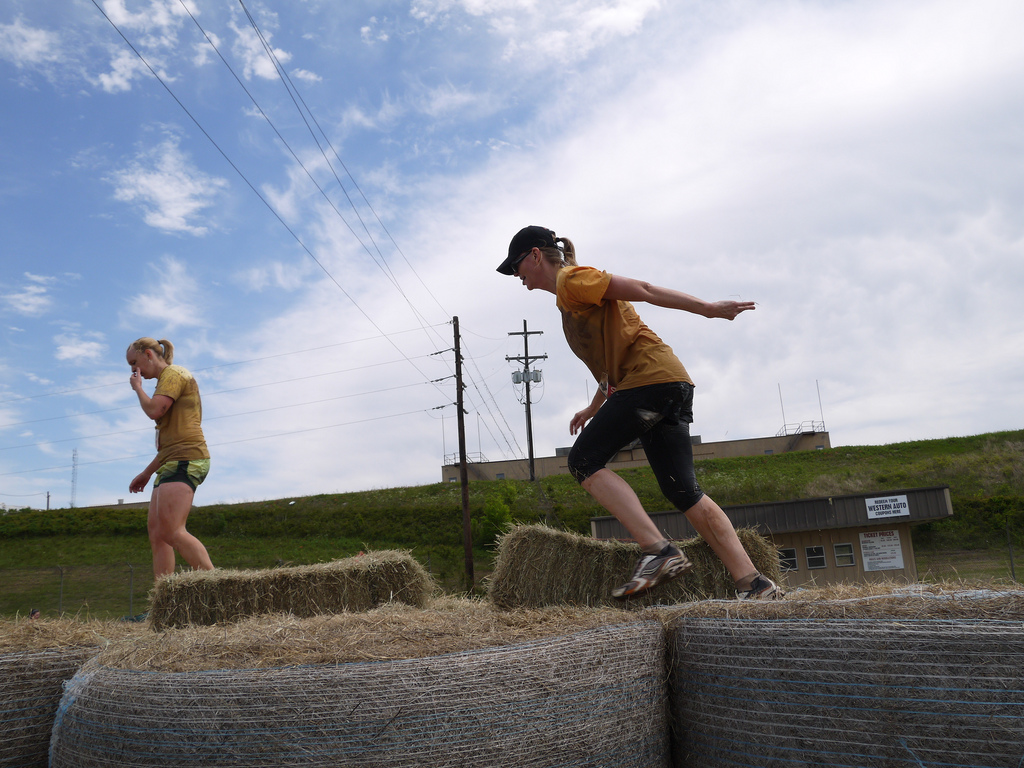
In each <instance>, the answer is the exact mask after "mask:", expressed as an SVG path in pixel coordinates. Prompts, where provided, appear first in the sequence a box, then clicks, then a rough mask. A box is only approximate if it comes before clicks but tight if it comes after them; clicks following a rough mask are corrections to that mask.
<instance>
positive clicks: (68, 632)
mask: <svg viewBox="0 0 1024 768" xmlns="http://www.w3.org/2000/svg"><path fill="white" fill-rule="evenodd" d="M130 632H131V630H130V629H128V628H127V627H118V626H117V625H116V624H114V623H105V622H98V621H92V622H81V621H76V620H64V619H56V620H51V619H36V620H34V621H29V620H23V619H19V620H16V621H3V622H0V765H12V766H13V765H17V766H42V768H45V766H46V761H47V746H48V745H49V742H50V731H51V729H52V728H53V719H54V715H55V713H56V711H57V704H58V703H59V702H60V696H61V693H62V691H63V686H64V682H65V681H66V680H70V679H71V678H72V677H73V676H74V674H75V672H77V671H78V669H79V668H80V667H81V666H82V664H83V663H84V662H85V661H86V660H88V659H89V658H91V657H93V656H95V655H96V654H97V653H98V652H99V650H100V648H99V647H100V646H101V645H102V644H105V643H106V642H108V638H112V637H121V636H124V635H126V634H129V633H130Z"/></svg>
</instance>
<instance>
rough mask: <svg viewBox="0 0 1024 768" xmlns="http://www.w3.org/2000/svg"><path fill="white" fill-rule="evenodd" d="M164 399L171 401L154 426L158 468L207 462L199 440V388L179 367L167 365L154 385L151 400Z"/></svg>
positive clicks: (200, 415) (201, 429)
mask: <svg viewBox="0 0 1024 768" xmlns="http://www.w3.org/2000/svg"><path fill="white" fill-rule="evenodd" d="M157 395H166V396H167V397H169V398H171V399H172V400H173V401H174V404H173V405H172V406H171V407H170V410H168V411H167V413H165V414H164V415H163V416H161V417H160V418H159V419H157V422H156V430H157V431H156V449H157V454H156V455H157V458H158V459H159V460H160V464H166V463H167V462H168V461H192V460H194V459H208V458H210V451H209V449H208V448H207V447H206V438H205V437H204V436H203V428H202V421H203V403H202V401H201V400H200V399H199V384H198V383H196V380H195V379H194V378H193V377H192V374H191V373H189V372H188V371H187V370H186V369H184V368H182V367H181V366H180V365H168V366H167V367H166V368H164V369H163V371H161V373H160V378H158V379H157V381H156V391H154V392H153V396H154V397H156V396H157Z"/></svg>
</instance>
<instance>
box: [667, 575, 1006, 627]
mask: <svg viewBox="0 0 1024 768" xmlns="http://www.w3.org/2000/svg"><path fill="white" fill-rule="evenodd" d="M662 617H663V619H664V620H665V621H666V623H671V622H672V621H673V620H675V619H679V618H711V619H727V618H742V619H961V620H965V621H973V620H977V619H998V620H1002V621H1024V589H1022V588H1020V587H1014V588H1012V589H1007V588H999V589H991V588H967V587H965V586H964V585H963V584H950V583H937V584H909V585H908V584H906V583H905V582H899V583H898V582H875V583H871V584H836V585H831V586H827V587H816V588H813V589H804V588H801V589H797V590H794V591H793V592H790V593H788V594H787V596H786V599H785V600H778V601H775V600H772V601H761V600H744V601H737V600H706V601H703V602H699V603H688V604H686V605H680V606H674V607H672V608H665V609H663V610H662Z"/></svg>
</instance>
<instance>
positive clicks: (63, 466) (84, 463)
mask: <svg viewBox="0 0 1024 768" xmlns="http://www.w3.org/2000/svg"><path fill="white" fill-rule="evenodd" d="M428 412H429V409H420V410H416V411H405V412H404V413H393V414H390V415H388V416H372V417H369V418H365V419H358V420H356V421H346V422H342V423H340V424H323V425H320V426H318V427H309V428H307V429H294V430H291V431H288V432H276V433H274V434H272V435H260V436H258V437H244V438H240V439H238V440H228V441H225V442H220V443H211V444H210V446H209V447H210V448H219V447H221V446H223V445H235V444H236V443H250V442H253V441H256V440H269V439H276V438H281V437H289V436H291V435H300V434H304V433H306V432H317V431H319V430H324V429H336V428H338V427H350V426H353V425H356V424H366V423H369V422H371V421H383V420H385V419H397V418H400V417H402V416H411V415H412V414H414V413H428ZM151 456H152V454H151V453H142V454H136V455H134V456H119V457H117V458H113V459H96V460H95V461H80V462H76V464H75V466H91V465H94V464H110V463H113V462H116V461H128V460H129V459H144V458H148V457H151ZM69 466H70V465H68V464H61V465H60V466H56V467H40V468H38V469H22V470H18V471H15V472H0V477H11V476H12V475H27V474H31V473H34V472H52V471H55V470H58V469H67V468H68V467H69Z"/></svg>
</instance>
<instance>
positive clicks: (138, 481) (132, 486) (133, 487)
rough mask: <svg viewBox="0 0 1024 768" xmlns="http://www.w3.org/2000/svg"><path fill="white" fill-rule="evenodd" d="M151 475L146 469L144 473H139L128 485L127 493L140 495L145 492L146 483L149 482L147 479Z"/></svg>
mask: <svg viewBox="0 0 1024 768" xmlns="http://www.w3.org/2000/svg"><path fill="white" fill-rule="evenodd" d="M152 474H153V473H152V472H150V471H149V470H148V469H147V470H145V471H144V472H140V473H139V474H138V475H136V476H135V479H134V480H132V481H131V483H129V484H128V491H129V492H130V493H142V492H143V491H144V490H146V483H148V482H149V478H150V476H151V475H152Z"/></svg>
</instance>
